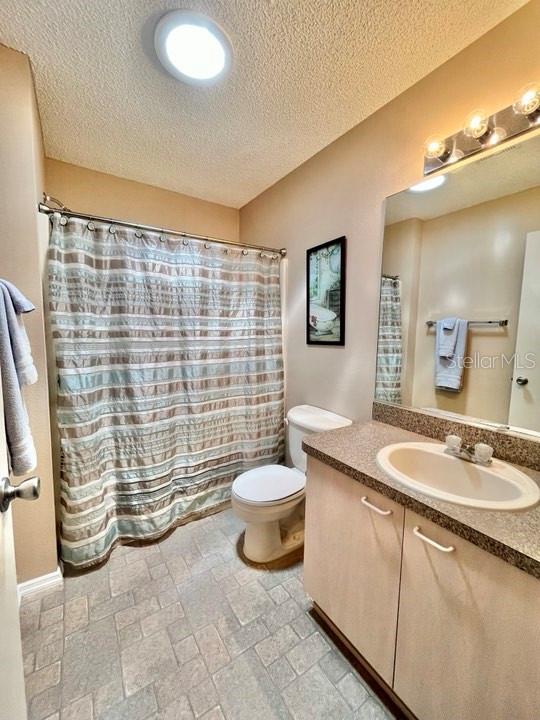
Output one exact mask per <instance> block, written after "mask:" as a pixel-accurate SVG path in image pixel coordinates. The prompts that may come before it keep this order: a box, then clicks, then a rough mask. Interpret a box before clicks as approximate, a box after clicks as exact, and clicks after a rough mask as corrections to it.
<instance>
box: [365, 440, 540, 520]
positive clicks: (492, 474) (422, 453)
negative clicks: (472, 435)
mask: <svg viewBox="0 0 540 720" xmlns="http://www.w3.org/2000/svg"><path fill="white" fill-rule="evenodd" d="M445 449H446V446H445V445H441V444H439V443H429V442H406V443H396V444H394V445H387V446H386V447H384V448H382V450H379V452H378V453H377V465H378V466H379V467H380V468H381V470H383V471H384V472H385V473H387V474H388V475H389V476H390V477H391V478H393V479H394V480H397V481H398V482H400V483H403V485H406V486H407V487H409V488H411V489H412V490H417V491H419V492H422V493H424V494H425V495H429V496H431V497H434V498H438V499H439V500H446V501H447V502H452V503H456V504H457V505H468V506H469V507H475V508H483V509H485V510H520V509H523V508H528V507H531V506H533V505H536V503H537V502H538V501H539V500H540V488H539V487H538V485H537V484H536V483H535V482H534V481H533V480H532V479H531V478H530V477H529V476H528V475H525V473H522V472H521V471H520V470H518V469H517V468H515V467H513V466H512V465H509V464H508V463H505V462H502V460H496V459H494V460H493V461H492V463H491V464H490V465H487V466H483V465H475V464H474V463H471V462H466V461H465V460H461V459H460V458H456V457H453V456H452V455H449V454H447V453H446V452H445Z"/></svg>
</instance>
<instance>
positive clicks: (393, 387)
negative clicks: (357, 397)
mask: <svg viewBox="0 0 540 720" xmlns="http://www.w3.org/2000/svg"><path fill="white" fill-rule="evenodd" d="M400 289H401V283H400V281H399V280H397V279H394V278H390V277H384V276H383V277H382V278H381V302H380V310H379V342H378V346H377V377H376V382H375V399H376V400H386V401H387V402H393V403H400V402H401V363H402V346H401V298H400Z"/></svg>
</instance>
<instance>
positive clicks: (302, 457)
mask: <svg viewBox="0 0 540 720" xmlns="http://www.w3.org/2000/svg"><path fill="white" fill-rule="evenodd" d="M351 423H352V420H349V418H346V417H343V416H342V415H336V413H333V412H330V411H329V410H323V409H322V408H318V407H314V406H313V405H297V406H296V407H293V408H291V409H290V410H289V412H288V413H287V428H288V433H287V441H288V447H289V454H290V456H291V460H292V462H293V465H294V467H295V468H297V469H298V470H301V471H302V472H304V473H305V472H306V462H307V460H306V453H305V452H304V451H303V450H302V440H303V438H304V436H305V435H311V434H312V433H317V432H324V431H325V430H335V429H336V428H340V427H345V426H346V425H350V424H351Z"/></svg>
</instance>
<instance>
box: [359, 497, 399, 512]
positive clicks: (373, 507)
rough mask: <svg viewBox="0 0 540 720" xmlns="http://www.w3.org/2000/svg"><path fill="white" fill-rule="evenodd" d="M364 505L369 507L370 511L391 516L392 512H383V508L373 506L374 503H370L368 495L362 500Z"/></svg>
mask: <svg viewBox="0 0 540 720" xmlns="http://www.w3.org/2000/svg"><path fill="white" fill-rule="evenodd" d="M360 499H361V500H362V502H363V503H364V505H365V506H366V507H368V508H369V509H370V510H373V511H374V512H376V513H378V514H379V515H391V514H392V510H381V508H378V507H377V506H376V505H373V503H370V502H369V500H368V499H367V495H364V496H363V497H361V498H360Z"/></svg>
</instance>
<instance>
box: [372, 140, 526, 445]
mask: <svg viewBox="0 0 540 720" xmlns="http://www.w3.org/2000/svg"><path fill="white" fill-rule="evenodd" d="M444 177H445V182H443V183H442V184H441V185H440V186H438V187H435V188H431V189H427V190H425V191H422V190H423V188H422V187H421V185H420V186H418V185H417V186H413V188H410V189H409V190H405V191H404V192H401V193H398V194H397V195H393V196H392V197H390V198H388V199H387V203H386V219H385V232H384V246H383V259H382V277H381V300H380V318H379V342H378V351H377V378H376V389H375V399H376V400H379V401H385V402H390V403H397V404H402V405H406V406H409V407H414V408H419V409H423V410H427V411H437V412H441V411H443V412H445V413H457V414H458V415H459V416H467V417H468V418H469V419H471V418H474V419H477V420H484V421H489V422H492V423H496V424H500V425H511V426H515V427H518V428H522V429H527V430H532V431H537V432H540V136H536V137H534V138H532V139H527V140H524V141H522V142H521V143H518V144H517V145H514V146H512V147H510V148H507V149H505V150H502V151H500V152H499V153H497V154H495V155H491V156H489V157H485V158H482V159H479V160H477V161H476V162H472V163H470V164H468V165H465V166H463V167H456V168H454V169H453V170H452V171H450V172H448V173H447V174H446V175H445V176H444Z"/></svg>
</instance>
